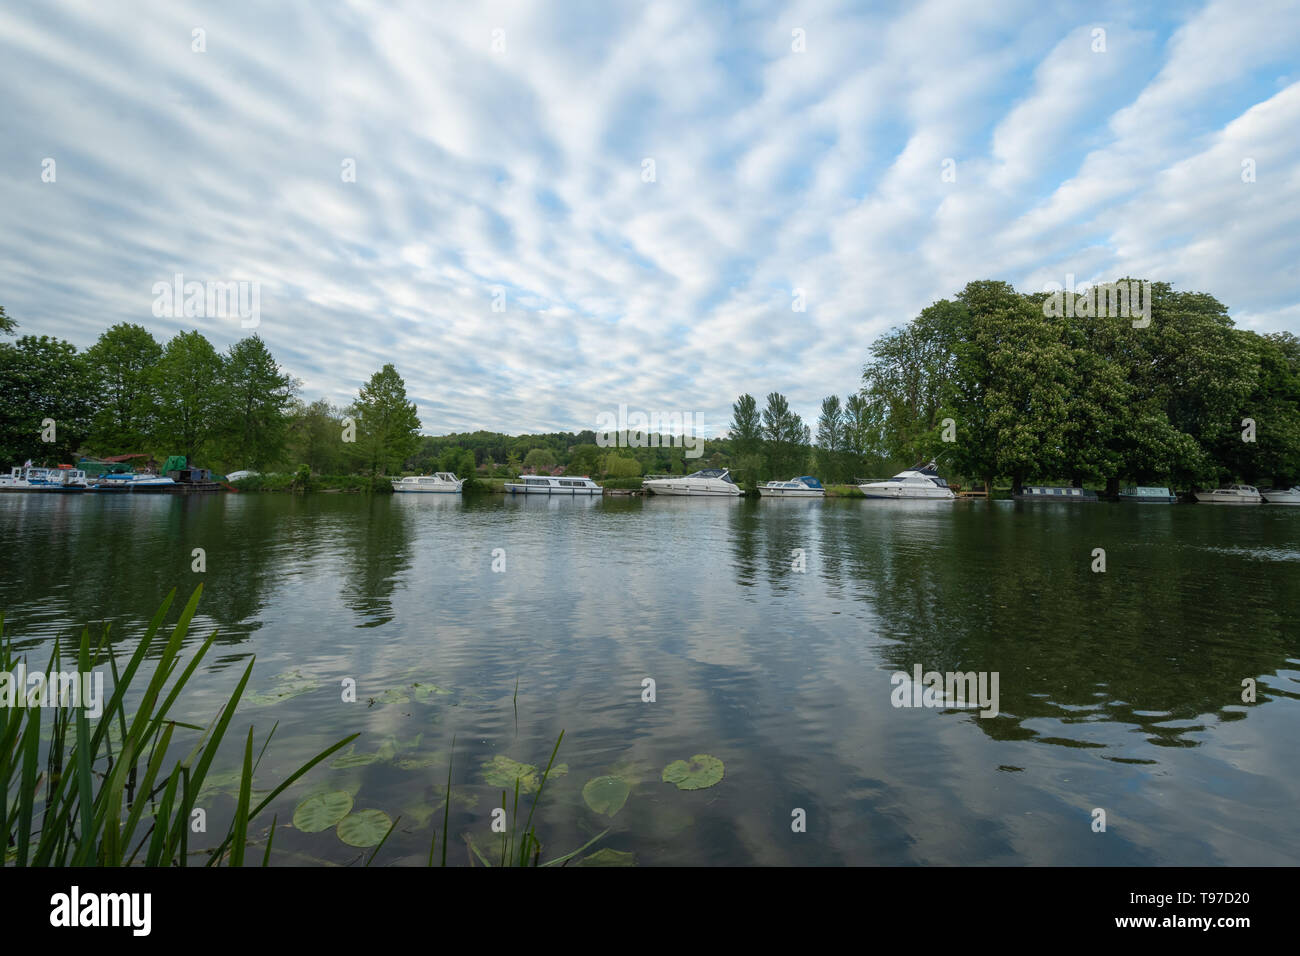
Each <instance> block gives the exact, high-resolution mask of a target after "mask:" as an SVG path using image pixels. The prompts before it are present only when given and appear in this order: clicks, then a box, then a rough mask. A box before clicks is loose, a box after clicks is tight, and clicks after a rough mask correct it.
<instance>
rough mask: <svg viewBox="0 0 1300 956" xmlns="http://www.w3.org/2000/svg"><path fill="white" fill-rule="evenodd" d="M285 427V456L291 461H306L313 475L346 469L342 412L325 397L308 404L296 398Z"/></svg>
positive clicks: (304, 463) (297, 462)
mask: <svg viewBox="0 0 1300 956" xmlns="http://www.w3.org/2000/svg"><path fill="white" fill-rule="evenodd" d="M286 431H287V434H286V451H285V458H286V460H287V461H288V462H289V463H290V464H292V465H295V466H296V465H306V466H307V468H308V470H309V471H311V473H312V474H316V475H335V474H340V473H341V472H343V471H344V470H345V465H344V462H345V460H346V457H347V456H346V455H345V454H344V445H343V434H344V425H343V413H342V412H341V411H339V409H337V408H335V407H334V406H333V405H331V404H330V403H329V402H327V401H326V400H325V399H323V398H320V399H317V400H316V401H314V402H312V403H311V404H310V405H308V404H306V403H305V402H301V401H298V400H296V399H295V400H294V402H293V403H292V405H291V407H290V411H289V421H288V425H287V428H286Z"/></svg>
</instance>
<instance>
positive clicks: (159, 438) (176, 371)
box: [152, 330, 222, 463]
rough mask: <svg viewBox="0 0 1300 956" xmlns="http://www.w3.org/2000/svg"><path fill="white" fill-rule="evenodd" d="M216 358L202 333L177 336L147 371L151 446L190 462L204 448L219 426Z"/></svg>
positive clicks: (219, 369)
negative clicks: (153, 406)
mask: <svg viewBox="0 0 1300 956" xmlns="http://www.w3.org/2000/svg"><path fill="white" fill-rule="evenodd" d="M221 377H222V360H221V356H220V355H218V354H217V351H216V349H214V348H213V347H212V343H211V342H209V341H208V340H207V339H206V338H204V337H203V335H202V334H201V333H200V332H198V331H197V330H196V331H192V332H178V333H176V335H174V336H173V337H172V339H171V341H169V342H168V343H167V345H166V346H165V347H164V348H163V353H162V357H161V358H160V359H159V361H158V364H157V366H156V367H155V368H154V372H153V383H154V387H155V388H156V389H157V390H158V395H159V401H158V415H157V418H156V425H155V428H154V434H153V436H152V437H153V444H154V445H161V446H163V447H164V449H165V452H166V453H167V454H169V455H184V456H185V457H186V459H187V460H188V461H189V462H190V463H194V462H196V461H198V460H200V459H201V458H202V457H203V455H204V454H205V453H206V452H207V451H208V450H209V449H210V447H211V443H212V439H213V438H214V437H215V436H216V434H217V431H218V428H219V427H220V424H221V393H220V389H221Z"/></svg>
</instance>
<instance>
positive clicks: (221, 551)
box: [0, 494, 1300, 864]
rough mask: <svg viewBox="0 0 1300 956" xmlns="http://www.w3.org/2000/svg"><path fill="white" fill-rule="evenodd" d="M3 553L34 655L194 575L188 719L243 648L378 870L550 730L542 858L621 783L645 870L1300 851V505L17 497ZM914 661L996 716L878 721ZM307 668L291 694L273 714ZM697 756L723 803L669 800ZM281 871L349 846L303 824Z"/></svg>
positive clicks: (292, 741) (342, 855) (542, 748)
mask: <svg viewBox="0 0 1300 956" xmlns="http://www.w3.org/2000/svg"><path fill="white" fill-rule="evenodd" d="M0 535H2V536H3V540H4V542H5V544H6V546H5V547H4V548H3V549H0V570H2V571H3V573H2V574H0V608H3V609H4V610H5V611H6V615H7V622H6V633H8V634H13V635H15V636H16V638H17V641H18V643H19V646H20V647H21V648H25V649H27V650H29V651H30V652H31V654H32V656H33V657H34V658H35V659H41V660H43V659H44V657H45V656H46V655H47V654H48V652H49V646H48V644H49V641H50V640H51V639H52V638H53V637H54V636H55V635H56V634H57V635H62V636H63V637H64V638H65V639H66V640H67V641H68V643H67V644H65V649H67V648H69V647H71V640H72V638H71V635H72V634H74V633H75V629H76V628H78V627H79V626H80V625H81V624H82V623H84V622H85V621H86V620H96V619H98V618H100V617H108V618H113V619H116V620H120V621H123V622H124V623H129V627H125V628H123V629H122V631H121V632H120V634H119V636H122V635H132V636H133V635H134V634H135V633H137V632H138V627H139V622H140V621H141V620H142V619H144V618H146V617H147V615H148V614H149V613H150V612H151V611H152V609H153V608H154V607H156V605H157V603H158V600H159V599H160V598H161V595H162V594H163V593H165V592H166V591H167V590H169V589H171V588H172V587H178V588H180V590H181V592H182V595H187V594H188V593H189V590H190V588H192V587H193V584H194V582H195V581H196V580H202V581H204V582H205V588H206V592H205V596H204V602H203V604H202V605H201V608H200V614H201V615H202V621H201V624H202V626H201V627H196V629H195V632H194V634H192V637H194V638H195V639H198V638H199V637H205V636H206V635H207V633H209V632H210V628H211V627H219V628H220V630H221V634H222V638H221V639H222V640H224V641H226V642H227V646H226V647H225V648H224V650H223V654H222V656H220V657H219V658H217V659H215V660H214V661H213V662H212V666H211V667H209V668H208V670H209V675H208V676H209V677H212V678H213V685H212V688H211V691H210V697H209V698H207V699H205V700H203V701H201V702H200V704H201V706H196V707H195V712H196V714H198V715H201V716H202V718H203V720H206V719H208V718H209V717H210V716H211V713H210V711H211V709H212V708H211V706H209V705H211V704H212V702H213V701H215V700H217V699H218V698H219V697H220V693H221V691H222V689H223V688H227V687H228V686H229V682H230V680H232V679H233V675H232V674H229V673H227V674H221V673H219V672H220V671H221V670H222V668H223V667H225V666H226V665H228V664H229V663H231V662H233V661H236V660H239V659H240V658H242V657H245V656H246V655H248V654H250V653H253V652H256V654H257V655H258V659H259V660H258V664H257V670H256V671H255V675H254V681H253V684H252V685H251V687H250V690H252V691H253V692H255V693H256V694H258V695H260V698H259V701H258V702H254V703H252V704H250V705H249V706H248V707H247V709H246V710H241V719H243V718H244V717H245V716H246V717H247V719H248V720H250V721H255V722H256V723H257V725H258V726H259V727H263V726H264V725H269V723H270V722H273V721H279V722H280V723H281V730H280V732H279V733H278V734H277V741H276V743H277V747H276V748H275V749H276V753H277V757H276V760H278V761H279V762H280V763H281V764H282V765H288V764H289V763H290V762H291V761H292V759H293V758H295V757H304V758H305V757H306V756H309V755H310V753H311V752H313V750H312V748H317V749H319V748H320V747H322V746H324V745H325V744H327V743H329V742H332V741H333V740H336V739H338V738H339V737H341V736H344V735H346V734H349V733H353V732H357V731H360V732H362V734H363V736H362V739H361V740H360V741H359V742H358V745H357V752H356V755H354V756H358V757H363V758H364V757H365V756H366V755H376V759H375V760H374V761H373V762H370V763H364V764H356V765H351V766H341V767H326V768H321V769H320V771H319V773H318V775H317V776H316V777H313V780H312V781H311V785H317V784H318V783H321V782H326V783H328V784H329V785H331V786H338V787H340V788H345V787H346V788H357V790H358V792H359V793H360V794H362V799H364V801H365V803H364V805H365V806H373V807H379V808H382V809H384V810H385V811H386V812H389V813H390V814H393V815H396V814H398V813H401V814H402V815H403V820H404V823H403V824H402V826H401V827H399V830H398V832H396V833H394V835H393V838H392V840H391V841H390V843H389V844H388V845H387V846H386V849H385V855H387V854H388V853H390V852H391V853H392V854H393V856H392V857H391V859H394V860H398V861H401V860H406V859H408V858H409V859H410V860H412V861H415V860H418V859H419V858H420V855H421V853H422V852H425V853H427V844H428V838H429V833H430V828H431V827H432V826H434V823H433V820H434V818H435V817H434V815H433V814H432V809H431V808H434V809H436V808H437V807H439V806H440V801H441V799H442V795H441V791H440V789H439V788H441V787H442V786H443V785H444V781H445V772H446V765H447V760H448V758H449V751H450V744H451V739H452V737H453V736H455V737H456V739H457V740H458V743H457V754H456V761H455V763H454V765H453V774H454V781H453V782H454V790H455V792H456V793H460V794H462V795H463V796H462V797H461V798H458V799H456V800H454V801H453V812H452V827H453V831H454V833H455V834H456V835H457V837H459V835H460V834H462V833H478V832H490V829H489V824H490V812H491V808H492V807H493V806H495V803H494V802H493V801H494V800H499V793H497V794H494V793H493V792H492V791H493V788H492V786H490V785H489V784H488V783H487V781H486V780H485V779H484V773H483V769H482V768H483V765H484V764H485V763H487V762H488V761H490V760H492V759H494V758H495V757H497V756H505V757H509V758H510V759H512V760H518V761H521V762H524V763H531V764H534V765H541V764H544V763H545V761H546V758H547V757H548V756H549V754H550V752H551V748H552V747H553V746H554V743H555V740H556V738H557V737H558V735H559V732H560V731H561V730H564V731H565V742H564V747H563V751H562V753H561V755H560V757H559V758H558V759H559V760H560V761H562V762H564V763H565V764H567V766H568V768H569V771H568V773H567V774H566V775H565V776H563V777H561V778H559V779H557V780H556V781H554V782H553V789H551V787H552V785H550V784H548V794H549V796H548V800H547V801H546V805H545V806H544V808H543V810H542V811H541V815H542V816H541V826H542V831H543V832H544V833H545V834H546V836H545V842H546V843H547V845H548V847H556V848H563V849H565V850H567V849H572V848H574V847H577V846H580V845H581V844H582V843H584V842H585V841H586V840H588V839H590V838H591V837H592V836H594V835H595V834H596V833H599V832H600V831H601V830H602V829H604V828H605V827H607V826H610V825H611V823H610V821H609V820H607V819H604V818H600V817H597V816H595V815H594V814H592V813H591V812H590V810H589V809H588V808H587V807H586V804H585V802H584V800H583V798H582V787H583V785H584V783H585V782H586V781H587V780H589V779H591V778H592V777H594V776H598V775H601V774H603V773H608V772H611V769H612V768H618V772H619V773H626V774H628V775H629V777H630V778H632V779H633V780H634V783H633V786H632V794H631V796H630V797H629V800H628V803H627V805H626V807H625V808H624V810H622V811H620V813H619V815H618V816H617V817H616V818H615V820H614V821H613V832H612V833H611V834H610V835H609V836H608V837H607V838H606V840H607V845H608V846H610V847H611V848H613V849H618V850H624V851H628V852H635V853H636V854H637V859H638V862H641V863H662V864H667V863H692V864H702V863H733V864H742V863H750V862H762V863H800V864H808V863H936V862H938V863H988V862H994V863H999V862H1001V863H1024V862H1034V863H1061V862H1096V863H1108V864H1116V863H1165V862H1182V863H1198V862H1200V863H1205V862H1211V863H1213V862H1233V863H1249V862H1256V863H1258V862H1264V863H1277V862H1294V861H1295V860H1294V850H1293V848H1294V846H1295V845H1297V843H1298V842H1300V824H1297V823H1296V822H1295V821H1294V814H1293V812H1292V811H1293V808H1294V805H1295V803H1296V801H1297V800H1298V799H1300V774H1297V773H1296V770H1295V768H1294V762H1293V761H1291V760H1290V759H1289V756H1288V749H1287V748H1288V747H1289V744H1290V740H1291V739H1292V737H1293V733H1292V729H1293V727H1294V722H1295V720H1296V718H1297V717H1298V716H1300V702H1298V701H1297V696H1298V694H1300V684H1298V683H1297V681H1298V680H1300V646H1297V645H1298V643H1300V641H1298V639H1297V636H1296V630H1295V627H1294V621H1295V620H1296V619H1297V616H1298V612H1300V605H1298V602H1300V592H1298V591H1297V589H1296V587H1295V583H1294V580H1293V579H1294V577H1295V575H1294V570H1295V560H1294V558H1293V557H1290V556H1292V555H1295V554H1296V553H1297V552H1300V509H1277V510H1276V512H1274V513H1272V514H1268V513H1265V509H1259V510H1258V511H1255V512H1247V511H1245V510H1238V511H1233V510H1231V509H1220V510H1218V511H1216V510H1215V509H1212V508H1203V507H1202V508H1198V507H1196V506H1173V507H1165V508H1157V507H1137V506H1131V507H1125V506H1108V505H1087V506H1079V507H1074V508H1070V507H1064V506H1063V507H1050V506H1049V507H1044V506H1041V505H1034V504H1027V505H1021V504H1013V503H1000V502H992V503H990V502H933V503H931V502H884V501H881V502H876V501H856V500H854V501H848V500H834V499H828V500H824V501H800V500H788V501H763V500H759V501H749V500H735V499H732V500H715V499H697V498H651V499H641V498H631V497H610V498H595V499H591V498H576V499H575V498H564V497H541V496H536V497H534V496H526V497H525V496H515V497H504V498H503V497H502V496H492V495H481V496H474V495H466V496H464V497H462V496H452V495H448V496H441V495H410V496H396V497H382V498H380V497H373V498H372V497H366V496H353V495H333V496H329V495H318V496H309V497H305V498H304V497H296V496H289V495H271V494H266V495H240V496H215V497H205V498H195V499H182V498H168V497H147V496H139V497H135V498H131V497H129V496H122V497H119V498H115V499H108V498H107V497H105V498H104V499H100V500H89V499H88V498H83V499H74V498H63V497H59V496H52V497H49V498H45V497H41V496H22V495H11V496H0ZM196 547H202V548H204V549H205V554H206V571H205V572H203V573H202V574H199V573H196V572H193V571H192V570H191V564H192V561H193V557H192V551H193V549H194V548H196ZM1096 548H1104V549H1105V551H1106V555H1107V570H1106V572H1105V573H1094V572H1093V571H1092V570H1091V564H1092V560H1093V557H1092V554H1093V551H1094V550H1095V549H1096ZM497 552H500V554H499V555H498V554H497ZM498 556H499V557H500V558H501V559H502V560H501V561H500V563H499V564H498V563H497V562H496V558H497V557H498ZM800 562H802V564H801V563H800ZM918 664H919V665H921V666H922V668H923V669H924V670H926V671H940V672H946V671H988V672H997V673H998V674H999V675H1000V681H999V698H1000V699H999V709H1000V711H1001V714H1000V716H998V717H996V718H990V719H981V718H979V717H977V716H975V715H973V714H972V713H971V712H970V711H965V710H956V709H947V710H937V709H935V710H924V709H919V710H918V709H900V708H895V707H893V706H892V703H891V700H890V696H891V691H892V690H893V687H892V685H891V682H890V677H891V674H892V673H893V672H895V671H905V672H911V670H912V668H913V667H914V666H915V665H918ZM294 673H299V674H301V675H302V678H301V680H302V683H301V688H305V689H304V690H303V692H302V693H300V694H297V693H295V695H294V696H292V697H286V698H285V699H283V700H278V701H274V702H269V703H262V702H261V701H266V700H269V699H272V698H274V697H275V695H276V692H277V691H276V689H277V687H281V686H285V684H286V682H287V681H291V680H292V678H284V677H282V679H281V680H279V681H277V675H292V674H294ZM345 677H350V678H354V679H355V680H356V681H357V684H358V688H359V692H360V694H361V696H362V700H361V701H360V702H359V703H358V704H356V705H352V704H342V703H340V695H339V693H338V687H339V681H340V680H342V679H343V678H345ZM647 678H651V679H653V680H654V681H655V686H656V688H657V698H656V700H655V701H654V702H653V703H651V702H647V701H645V700H644V699H643V697H642V694H643V687H644V685H643V681H644V680H645V679H647ZM1245 679H1254V680H1255V681H1257V683H1258V692H1257V694H1258V696H1257V700H1256V702H1255V703H1253V704H1244V703H1243V702H1242V701H1241V692H1242V686H1241V682H1242V681H1243V680H1245ZM415 683H421V684H428V685H436V686H437V687H438V688H439V691H437V692H433V691H427V690H426V691H423V692H421V694H422V695H423V696H418V695H417V694H416V692H415V690H414V689H413V687H412V685H413V684H415ZM288 686H291V687H292V688H293V689H295V690H297V689H299V685H297V684H291V683H290V684H289V685H288ZM516 688H517V696H516ZM443 691H445V693H443ZM371 700H373V701H374V702H373V703H370V702H369V701H371ZM516 709H517V713H518V724H517V725H516V722H515V714H516ZM696 753H711V754H715V755H716V756H718V757H719V758H720V759H722V760H723V761H725V764H726V776H725V778H724V781H723V783H721V784H719V785H718V786H717V787H715V788H712V789H710V790H706V791H700V792H698V793H688V792H683V791H679V790H677V789H676V788H675V787H673V786H672V785H671V784H665V783H664V782H663V781H662V779H661V773H662V770H663V767H664V766H665V765H666V764H667V763H669V762H670V761H672V760H675V759H681V758H685V757H689V756H691V755H692V754H696ZM239 756H240V755H239V754H238V753H235V752H233V751H232V753H231V754H230V755H229V757H230V766H231V767H234V766H236V765H237V763H238V760H239ZM268 767H269V768H270V769H271V770H273V769H274V767H273V765H272V764H271V763H268ZM268 772H269V771H268ZM1157 777H1158V778H1159V786H1158V787H1153V786H1146V784H1148V783H1149V782H1150V781H1151V780H1153V779H1155V778H1157ZM300 796H301V790H294V791H291V792H290V793H289V794H287V795H286V796H285V797H284V798H283V801H282V805H277V806H275V807H273V808H272V812H274V813H277V814H279V815H280V816H281V819H287V818H288V817H290V816H291V815H292V812H293V808H294V806H295V803H296V800H297V799H298V798H299V797H300ZM222 799H223V800H224V799H226V798H224V797H223V798H222ZM1099 805H1101V806H1112V807H1117V808H1120V809H1121V810H1122V814H1123V817H1124V819H1125V821H1126V826H1125V828H1124V829H1123V830H1122V831H1120V830H1118V829H1117V831H1116V834H1115V837H1116V838H1115V839H1108V840H1107V841H1104V843H1101V842H1098V841H1096V840H1091V841H1090V840H1089V837H1090V836H1091V832H1090V831H1089V830H1088V828H1087V826H1086V824H1085V825H1083V826H1078V825H1077V823H1078V819H1079V818H1080V815H1082V816H1083V817H1084V818H1086V816H1087V813H1088V811H1089V809H1090V808H1091V807H1093V806H1099ZM214 806H215V809H214V811H213V814H214V820H215V818H216V817H219V816H220V814H221V813H222V812H225V810H223V809H221V808H222V807H226V808H228V807H229V806H231V804H230V803H229V802H225V803H220V802H219V803H218V804H216V805H214ZM791 807H803V808H805V809H806V810H808V812H809V821H810V825H809V833H808V837H809V839H808V840H806V841H802V842H792V841H791V839H790V830H789V812H790V808H791ZM439 819H440V817H439ZM214 825H215V826H216V827H220V825H221V824H220V823H219V822H217V823H215V824H214ZM453 842H454V841H453ZM278 844H279V838H278V837H277V845H278ZM458 846H460V852H461V855H462V857H463V856H465V855H466V854H467V852H468V851H467V850H466V849H465V848H464V847H463V846H461V845H458ZM1288 848H1290V849H1288ZM283 852H285V853H286V854H291V855H292V857H288V856H287V857H286V858H285V859H284V860H283V861H282V862H293V861H294V860H297V861H298V862H301V861H302V859H305V858H312V859H325V860H328V861H330V862H342V863H348V862H351V861H352V859H353V856H354V855H355V854H354V851H353V850H351V849H350V848H346V847H344V846H342V845H341V844H338V843H337V841H335V842H332V843H331V842H329V841H328V840H325V841H323V842H322V839H321V838H320V835H315V834H299V833H289V834H287V835H286V837H285V842H284V851H283ZM453 862H457V861H453ZM458 862H464V860H463V859H462V860H459V861H458Z"/></svg>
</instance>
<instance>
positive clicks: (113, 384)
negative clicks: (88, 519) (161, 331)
mask: <svg viewBox="0 0 1300 956" xmlns="http://www.w3.org/2000/svg"><path fill="white" fill-rule="evenodd" d="M0 334H5V335H14V334H15V323H14V321H13V319H12V318H10V317H9V316H7V315H6V314H5V312H4V310H3V308H0ZM300 388H301V383H299V382H298V381H297V380H296V379H294V378H293V377H292V376H291V375H289V374H287V373H286V372H285V371H284V370H283V369H282V368H281V367H280V365H279V363H278V362H277V361H276V360H275V357H274V356H273V355H272V354H271V352H270V350H269V349H268V348H267V346H266V343H265V342H263V341H262V339H261V338H260V337H259V336H257V335H252V336H249V337H248V338H245V339H241V340H240V341H238V342H236V343H234V344H233V345H232V346H230V348H229V349H228V350H227V351H226V352H224V353H222V352H218V351H217V350H216V348H214V347H213V345H212V343H211V342H209V341H208V340H207V338H205V337H204V336H203V334H202V333H200V332H198V331H186V332H178V333H177V334H176V335H174V336H173V337H172V338H171V339H169V340H168V341H167V342H165V343H161V342H159V341H158V340H157V339H155V338H154V337H153V335H151V334H150V333H149V331H148V330H147V329H145V328H143V327H142V326H139V325H133V324H130V323H120V324H118V325H115V326H113V327H112V328H110V329H107V330H106V331H105V332H104V333H103V334H102V335H100V337H99V339H98V340H97V341H96V342H95V344H94V345H92V346H91V347H90V348H88V349H86V350H85V351H84V352H83V351H78V349H77V348H76V346H74V345H73V344H72V343H70V342H66V341H63V340H61V339H57V338H52V337H50V336H46V335H41V336H34V335H25V336H22V337H21V338H18V339H16V341H12V342H10V341H0V462H22V461H25V460H27V459H31V460H32V461H33V462H46V463H54V462H66V461H68V460H70V459H73V458H74V457H75V456H77V455H79V454H86V455H92V456H111V455H119V454H147V455H150V456H152V457H154V458H156V459H157V460H159V461H164V460H165V459H166V458H167V457H169V456H171V455H184V456H185V457H186V458H187V459H189V460H190V462H191V463H194V464H198V465H202V466H208V467H213V468H214V469H216V470H218V471H224V470H235V469H251V470H254V471H262V470H266V469H270V468H275V467H278V466H288V467H291V468H296V467H299V466H300V465H304V464H305V465H306V466H307V467H308V468H309V469H310V470H311V471H313V472H315V473H317V474H341V473H366V474H370V475H378V474H384V473H386V472H389V471H392V470H395V469H400V467H401V466H402V464H403V463H405V461H406V460H407V459H408V458H409V457H410V456H411V455H412V454H413V453H414V452H415V450H416V449H417V447H418V445H419V428H420V421H419V417H418V416H417V414H416V407H415V405H414V404H413V403H412V402H410V401H408V400H407V398H406V386H405V383H404V382H403V381H402V379H401V376H399V375H398V374H397V371H396V369H395V368H394V367H393V366H392V365H385V366H384V367H383V368H382V369H381V370H379V371H378V372H376V373H375V374H374V375H373V376H372V377H371V378H370V380H369V382H367V383H366V385H364V386H363V387H362V388H361V389H360V390H359V392H358V394H357V397H356V399H355V400H354V401H353V402H352V403H351V404H349V405H348V406H347V407H345V408H342V409H339V408H335V407H334V406H332V405H330V404H329V403H328V402H326V401H324V400H323V399H322V400H318V401H315V402H311V403H307V402H305V401H303V400H302V399H301V398H300V397H299V391H300Z"/></svg>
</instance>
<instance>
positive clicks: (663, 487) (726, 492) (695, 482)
mask: <svg viewBox="0 0 1300 956" xmlns="http://www.w3.org/2000/svg"><path fill="white" fill-rule="evenodd" d="M641 487H642V488H644V489H645V490H646V491H648V492H650V493H651V494H655V495H700V496H707V497H710V498H728V497H735V496H737V495H739V494H740V488H739V487H738V486H737V485H736V482H735V480H734V479H733V478H732V477H731V471H730V470H729V469H727V468H702V469H700V470H699V471H696V472H693V473H691V474H689V475H676V476H674V475H647V476H646V479H645V480H644V481H642V482H641Z"/></svg>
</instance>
